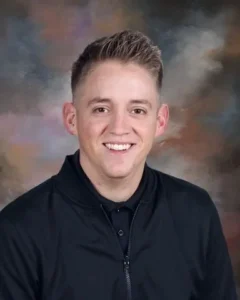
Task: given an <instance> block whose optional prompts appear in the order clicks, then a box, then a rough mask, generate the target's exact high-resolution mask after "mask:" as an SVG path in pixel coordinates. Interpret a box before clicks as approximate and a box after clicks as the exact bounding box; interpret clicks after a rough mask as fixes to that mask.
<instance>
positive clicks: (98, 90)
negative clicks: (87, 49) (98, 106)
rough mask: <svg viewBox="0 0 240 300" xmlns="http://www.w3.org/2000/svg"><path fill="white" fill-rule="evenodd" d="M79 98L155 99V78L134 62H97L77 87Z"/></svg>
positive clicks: (156, 92) (156, 93) (156, 90)
mask: <svg viewBox="0 0 240 300" xmlns="http://www.w3.org/2000/svg"><path fill="white" fill-rule="evenodd" d="M79 91H80V93H81V98H83V99H91V98H95V97H101V98H108V99H113V100H114V99H119V98H121V100H123V99H129V98H131V99H138V98H140V99H143V98H144V99H155V98H156V97H157V96H158V89H157V84H156V79H155V78H154V77H153V75H152V74H151V73H150V72H149V71H148V70H147V69H145V68H144V67H142V66H139V65H137V64H134V63H127V64H126V63H120V62H118V61H107V62H101V63H99V64H97V65H96V66H95V67H94V69H93V70H92V71H91V72H90V73H89V74H88V75H87V77H86V78H85V80H84V82H83V83H82V84H81V86H80V87H79Z"/></svg>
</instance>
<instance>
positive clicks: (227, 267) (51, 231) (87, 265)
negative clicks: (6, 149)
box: [0, 154, 237, 300]
mask: <svg viewBox="0 0 240 300" xmlns="http://www.w3.org/2000/svg"><path fill="white" fill-rule="evenodd" d="M76 155H77V154H75V155H69V156H67V157H66V159H65V161H64V163H63V165H62V168H61V170H60V171H59V173H58V174H56V175H55V176H53V177H51V178H49V179H48V180H46V181H45V182H43V183H42V184H40V185H38V186H36V187H35V188H33V189H31V190H30V191H28V192H27V193H25V194H23V195H22V196H20V197H19V198H18V199H16V200H15V201H12V202H11V203H10V204H8V205H7V206H6V207H5V208H4V209H3V210H2V211H1V213H0V300H16V299H17V300H66V299H71V300H79V299H88V300H96V299H98V300H123V299H128V300H159V299H163V300H165V299H168V300H176V299H177V300H236V299H237V296H236V288H235V283H234V278H233V271H232V266H231V261H230V257H229V254H228V249H227V245H226V241H225V239H224V236H223V231H222V228H221V222H220V219H219V216H218V213H217V210H216V207H215V205H214V203H213V201H212V200H211V198H210V196H209V194H208V193H207V192H206V191H205V190H204V189H202V188H200V187H198V186H196V185H193V184H191V183H189V182H186V181H184V180H181V179H179V178H176V177H173V176H170V175H167V174H164V173H162V172H160V171H157V170H154V169H151V168H149V167H148V166H145V172H146V174H145V175H144V176H143V184H140V189H137V191H136V195H137V194H138V193H139V195H138V197H136V198H138V199H139V200H138V201H137V200H136V202H138V204H137V208H136V209H135V211H134V218H133V221H132V228H131V235H130V239H129V249H128V250H129V251H128V255H127V257H126V256H125V255H124V253H123V251H122V249H121V247H120V245H119V241H118V238H117V237H116V234H115V233H114V232H113V230H112V226H110V225H111V222H109V221H108V218H106V215H105V214H104V211H105V210H104V211H103V210H102V202H101V201H102V200H100V199H102V198H101V197H100V196H99V193H97V191H96V190H95V189H94V188H93V186H92V185H91V184H89V180H88V178H86V176H83V180H79V179H80V178H79V174H78V171H77V169H76V163H75V162H74V159H76ZM87 181H88V183H87ZM141 190H142V192H140V191H141ZM134 197H135V196H134ZM134 197H133V198H134ZM127 203H130V202H126V204H127ZM104 207H105V206H104ZM113 220H115V218H114V217H113ZM124 220H125V219H124ZM124 220H123V221H124ZM124 222H125V221H124ZM124 222H123V223H124ZM123 223H122V222H121V221H120V223H119V224H120V225H121V224H123ZM124 224H126V223H124ZM118 229H119V227H118V226H116V230H118Z"/></svg>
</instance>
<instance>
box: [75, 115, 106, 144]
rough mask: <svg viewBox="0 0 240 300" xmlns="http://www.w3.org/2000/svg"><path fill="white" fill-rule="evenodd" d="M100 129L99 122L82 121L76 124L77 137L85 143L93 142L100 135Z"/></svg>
mask: <svg viewBox="0 0 240 300" xmlns="http://www.w3.org/2000/svg"><path fill="white" fill-rule="evenodd" d="M102 127H103V126H102V125H101V123H100V122H95V121H87V120H82V121H80V122H79V124H78V130H79V136H80V137H83V138H84V140H86V141H87V142H89V141H91V140H95V139H97V138H98V136H99V135H100V134H101V131H102Z"/></svg>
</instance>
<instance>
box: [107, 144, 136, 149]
mask: <svg viewBox="0 0 240 300" xmlns="http://www.w3.org/2000/svg"><path fill="white" fill-rule="evenodd" d="M105 145H106V147H107V148H108V149H110V150H111V149H112V150H128V149H129V148H130V147H131V144H121V145H119V144H105Z"/></svg>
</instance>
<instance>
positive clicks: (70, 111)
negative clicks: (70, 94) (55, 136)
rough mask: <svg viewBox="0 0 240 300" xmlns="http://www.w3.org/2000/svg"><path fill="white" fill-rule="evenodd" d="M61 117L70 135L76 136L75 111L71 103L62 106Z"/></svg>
mask: <svg viewBox="0 0 240 300" xmlns="http://www.w3.org/2000/svg"><path fill="white" fill-rule="evenodd" d="M62 116H63V122H64V126H65V128H66V129H67V131H68V132H69V133H70V134H71V135H75V136H77V132H78V131H77V111H76V108H75V106H74V105H73V103H72V102H65V103H64V104H63V109H62Z"/></svg>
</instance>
